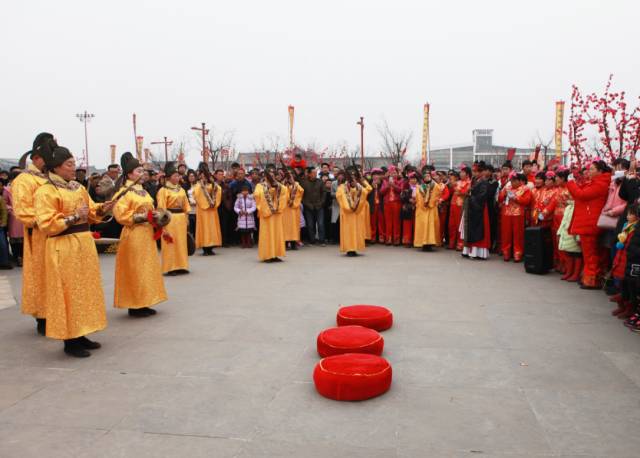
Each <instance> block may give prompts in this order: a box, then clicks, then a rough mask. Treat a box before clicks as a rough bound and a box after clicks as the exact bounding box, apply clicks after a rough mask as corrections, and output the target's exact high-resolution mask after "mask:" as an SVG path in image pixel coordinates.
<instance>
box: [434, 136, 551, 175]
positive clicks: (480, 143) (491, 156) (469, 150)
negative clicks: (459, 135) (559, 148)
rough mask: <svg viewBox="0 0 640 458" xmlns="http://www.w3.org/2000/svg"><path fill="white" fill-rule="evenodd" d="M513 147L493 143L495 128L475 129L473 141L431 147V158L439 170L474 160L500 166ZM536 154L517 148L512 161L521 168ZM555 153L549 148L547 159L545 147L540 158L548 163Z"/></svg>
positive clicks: (469, 163)
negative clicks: (523, 163) (523, 162)
mask: <svg viewBox="0 0 640 458" xmlns="http://www.w3.org/2000/svg"><path fill="white" fill-rule="evenodd" d="M511 148H514V147H513V146H502V145H494V144H493V129H475V130H474V131H473V133H472V141H471V143H463V144H456V145H447V146H439V147H436V148H431V151H430V160H431V162H432V163H433V164H434V165H435V167H436V169H438V170H447V169H451V168H456V169H457V168H458V166H459V165H460V164H462V163H464V164H466V165H471V164H472V163H473V162H474V161H485V162H486V163H487V164H491V165H493V166H500V165H501V164H502V163H503V162H504V161H505V160H506V159H507V151H508V150H509V149H511ZM534 154H535V150H534V149H533V148H516V155H515V156H514V158H513V161H512V162H513V165H514V167H516V168H520V167H521V166H522V161H524V160H527V159H532V158H533V156H534ZM555 154H556V150H555V149H554V148H549V149H547V157H546V159H545V158H544V157H543V155H544V149H543V150H541V152H540V156H539V157H538V160H539V161H540V162H541V163H546V162H548V161H549V160H550V159H552V158H554V157H555Z"/></svg>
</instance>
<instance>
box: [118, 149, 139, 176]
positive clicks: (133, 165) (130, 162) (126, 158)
mask: <svg viewBox="0 0 640 458" xmlns="http://www.w3.org/2000/svg"><path fill="white" fill-rule="evenodd" d="M120 167H122V173H123V174H124V175H125V176H126V175H127V174H129V173H131V172H133V171H134V170H135V169H137V168H138V167H140V161H139V160H138V159H136V158H135V157H133V154H131V153H130V152H129V151H127V152H126V153H124V154H123V155H122V156H120Z"/></svg>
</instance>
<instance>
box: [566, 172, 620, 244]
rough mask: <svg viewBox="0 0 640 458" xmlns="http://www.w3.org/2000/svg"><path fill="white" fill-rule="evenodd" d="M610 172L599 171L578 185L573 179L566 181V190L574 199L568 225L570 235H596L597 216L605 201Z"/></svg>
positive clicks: (598, 230)
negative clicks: (598, 173) (599, 172)
mask: <svg viewBox="0 0 640 458" xmlns="http://www.w3.org/2000/svg"><path fill="white" fill-rule="evenodd" d="M610 183H611V174H610V173H608V172H606V173H601V174H600V175H598V176H596V177H594V178H593V179H591V180H589V181H587V182H585V183H583V184H581V185H579V184H577V183H576V182H575V181H569V182H568V183H567V190H568V191H569V193H570V194H571V196H572V197H573V199H574V200H575V208H574V210H573V219H572V220H571V226H570V227H569V234H572V235H597V234H598V233H599V232H600V229H598V226H597V224H598V218H599V217H600V213H601V212H602V209H603V208H604V204H605V202H606V201H607V195H608V194H609V184H610Z"/></svg>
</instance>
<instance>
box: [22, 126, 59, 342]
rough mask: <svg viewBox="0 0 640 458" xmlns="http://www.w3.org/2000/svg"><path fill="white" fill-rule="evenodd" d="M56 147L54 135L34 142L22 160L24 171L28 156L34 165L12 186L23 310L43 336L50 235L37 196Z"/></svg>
mask: <svg viewBox="0 0 640 458" xmlns="http://www.w3.org/2000/svg"><path fill="white" fill-rule="evenodd" d="M57 146H58V145H57V144H56V141H55V140H54V138H53V135H51V134H49V133H46V132H43V133H41V134H38V136H37V137H36V138H35V140H34V142H33V149H32V150H31V151H28V152H27V153H25V154H24V155H23V156H22V158H21V159H20V164H21V166H22V168H23V169H24V168H25V165H26V160H27V156H30V159H31V164H29V167H27V168H26V169H25V170H24V172H22V173H21V174H20V175H18V176H17V177H16V179H15V180H13V183H12V184H11V192H12V193H13V211H14V214H15V216H16V218H17V219H18V221H20V222H21V223H22V224H23V225H24V248H23V250H24V252H23V265H22V306H21V309H22V313H24V314H25V315H31V316H33V317H34V318H35V319H36V323H37V326H36V328H37V331H38V334H40V335H45V333H46V317H45V309H44V298H45V286H46V284H45V277H44V250H45V242H46V238H47V236H46V235H45V233H44V232H42V231H41V230H40V228H39V227H38V224H37V222H36V208H35V195H36V191H37V190H38V189H39V188H40V187H41V186H42V185H44V184H45V183H46V182H47V176H46V175H45V174H44V173H43V170H44V165H45V164H44V155H45V154H47V153H48V152H50V151H52V150H53V148H55V147H57Z"/></svg>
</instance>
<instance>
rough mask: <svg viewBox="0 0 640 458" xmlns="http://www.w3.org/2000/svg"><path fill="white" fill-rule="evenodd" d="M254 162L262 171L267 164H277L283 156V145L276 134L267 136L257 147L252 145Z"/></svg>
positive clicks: (280, 138)
mask: <svg viewBox="0 0 640 458" xmlns="http://www.w3.org/2000/svg"><path fill="white" fill-rule="evenodd" d="M253 149H254V151H255V162H256V164H257V165H258V166H259V167H260V168H262V169H264V168H265V166H266V165H267V164H277V163H278V162H279V161H281V160H282V159H283V157H284V154H285V149H286V148H285V143H284V141H283V140H282V137H280V136H279V135H278V134H273V133H271V134H267V135H265V136H263V137H262V139H261V140H260V144H259V145H254V147H253Z"/></svg>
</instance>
